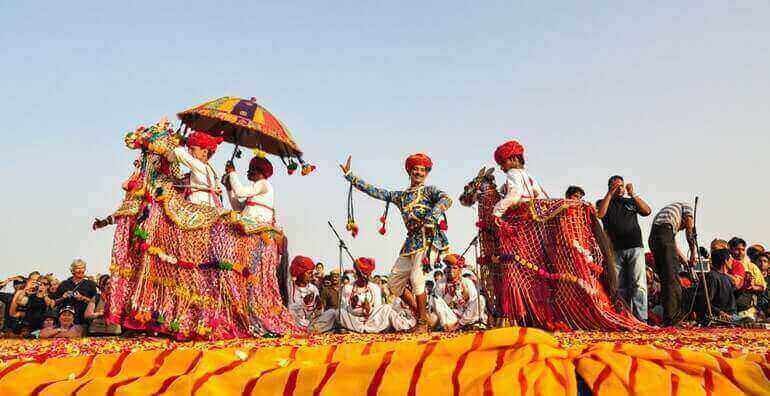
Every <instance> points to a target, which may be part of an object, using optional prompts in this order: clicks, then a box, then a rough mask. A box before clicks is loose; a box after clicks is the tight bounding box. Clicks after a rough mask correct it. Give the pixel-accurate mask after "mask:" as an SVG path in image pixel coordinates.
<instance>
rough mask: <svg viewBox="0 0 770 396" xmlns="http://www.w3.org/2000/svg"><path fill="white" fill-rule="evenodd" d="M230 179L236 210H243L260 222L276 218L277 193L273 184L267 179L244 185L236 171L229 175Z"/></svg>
mask: <svg viewBox="0 0 770 396" xmlns="http://www.w3.org/2000/svg"><path fill="white" fill-rule="evenodd" d="M227 178H228V180H229V181H230V191H229V193H228V196H229V197H230V205H231V206H232V208H233V209H234V210H238V211H240V212H241V215H242V216H245V217H248V218H250V219H253V220H255V221H257V222H260V223H272V222H273V220H274V219H275V215H274V214H275V211H274V205H275V193H274V191H273V185H272V184H270V182H269V181H267V179H262V180H257V181H255V182H251V183H250V184H247V185H243V184H241V182H240V181H239V180H238V175H236V174H235V172H230V174H228V175H227Z"/></svg>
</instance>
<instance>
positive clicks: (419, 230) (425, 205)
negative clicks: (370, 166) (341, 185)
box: [345, 173, 452, 256]
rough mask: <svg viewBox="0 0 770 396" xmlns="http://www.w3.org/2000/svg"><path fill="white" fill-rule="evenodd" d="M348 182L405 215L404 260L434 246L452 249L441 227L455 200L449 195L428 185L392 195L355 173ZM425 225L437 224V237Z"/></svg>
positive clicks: (402, 215) (349, 176)
mask: <svg viewBox="0 0 770 396" xmlns="http://www.w3.org/2000/svg"><path fill="white" fill-rule="evenodd" d="M345 178H346V179H347V180H348V181H350V182H351V183H353V186H355V187H356V189H358V190H360V191H361V192H363V193H365V194H367V195H369V196H370V197H372V198H375V199H379V200H381V201H385V202H391V203H393V204H394V205H396V207H398V209H399V210H400V211H401V218H402V219H403V220H404V225H406V230H407V234H406V241H404V246H403V247H401V256H411V255H413V254H415V253H419V252H422V251H424V250H426V249H427V248H428V246H430V245H431V243H432V244H433V248H435V249H436V250H438V251H441V252H443V251H446V250H448V249H449V240H448V239H447V237H446V235H445V234H444V232H443V231H441V230H440V229H439V227H438V224H439V222H440V221H441V217H442V216H443V215H444V212H446V210H447V209H449V207H450V206H452V199H451V198H449V195H447V194H446V193H445V192H443V191H441V190H439V189H438V188H437V187H434V186H424V185H423V186H419V187H415V188H409V189H407V190H404V191H389V190H386V189H383V188H379V187H376V186H373V185H371V184H369V183H367V182H365V181H363V180H361V179H360V178H359V177H358V176H355V175H353V174H352V173H348V174H347V175H345ZM423 224H433V225H434V226H435V227H434V230H435V235H433V236H429V235H428V234H427V233H426V231H425V227H423V226H422V225H423Z"/></svg>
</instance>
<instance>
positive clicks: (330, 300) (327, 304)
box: [321, 271, 340, 311]
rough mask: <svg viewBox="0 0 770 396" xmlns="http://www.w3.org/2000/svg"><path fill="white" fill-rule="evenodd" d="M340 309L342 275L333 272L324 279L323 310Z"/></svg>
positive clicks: (322, 292) (322, 290) (322, 291)
mask: <svg viewBox="0 0 770 396" xmlns="http://www.w3.org/2000/svg"><path fill="white" fill-rule="evenodd" d="M339 307H340V273H339V272H335V271H332V272H331V273H330V274H329V275H326V276H325V277H324V283H323V288H322V289H321V310H323V311H325V310H327V309H338V308H339Z"/></svg>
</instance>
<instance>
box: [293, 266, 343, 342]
mask: <svg viewBox="0 0 770 396" xmlns="http://www.w3.org/2000/svg"><path fill="white" fill-rule="evenodd" d="M313 269H315V263H314V262H313V260H312V259H311V258H309V257H305V256H297V257H294V260H292V261H291V265H290V267H289V272H290V273H291V277H292V278H294V280H293V282H292V287H291V290H290V293H289V312H291V314H292V316H293V317H294V320H295V321H296V323H297V326H299V327H302V328H304V329H307V330H308V331H310V332H313V333H324V332H327V331H330V330H332V329H333V328H334V322H335V317H336V310H334V309H329V310H326V311H323V312H322V311H321V299H320V294H319V292H318V288H317V287H316V286H315V285H314V284H312V283H311V282H310V279H311V278H312V276H313Z"/></svg>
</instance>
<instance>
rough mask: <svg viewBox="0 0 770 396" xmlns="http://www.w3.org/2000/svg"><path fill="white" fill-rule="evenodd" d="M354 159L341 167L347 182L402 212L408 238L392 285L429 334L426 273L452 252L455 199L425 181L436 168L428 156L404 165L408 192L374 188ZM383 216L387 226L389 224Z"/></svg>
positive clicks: (413, 157)
mask: <svg viewBox="0 0 770 396" xmlns="http://www.w3.org/2000/svg"><path fill="white" fill-rule="evenodd" d="M350 161H351V157H348V159H347V161H346V162H345V164H344V165H342V164H341V165H340V169H342V172H343V174H344V175H345V179H347V180H348V182H350V183H351V184H352V185H353V186H354V187H355V188H356V189H358V190H359V191H362V192H364V193H365V194H367V195H369V196H370V197H372V198H375V199H378V200H381V201H385V202H387V204H386V205H389V204H391V203H392V204H394V205H395V206H396V207H398V209H399V210H400V211H401V217H402V219H403V221H404V225H406V229H407V235H406V240H405V241H404V244H403V246H402V247H401V253H400V256H399V258H398V260H396V263H395V265H394V266H393V268H392V269H391V272H390V277H389V284H390V289H391V291H392V292H393V295H395V296H398V297H401V299H402V300H403V301H404V302H405V303H406V304H407V305H408V306H409V307H410V308H411V309H412V310H413V312H414V314H415V316H417V318H418V320H417V326H416V327H415V331H418V332H424V331H428V314H427V311H426V309H425V306H426V303H427V298H428V297H427V294H426V293H425V281H426V277H425V272H424V271H423V266H426V267H429V266H430V265H432V264H433V263H431V261H432V260H433V259H436V260H438V257H439V256H440V255H442V254H443V252H445V251H447V250H448V249H449V240H448V239H447V237H446V235H445V234H444V230H446V227H445V225H446V221H445V219H446V216H445V212H446V210H447V209H449V207H450V206H452V199H451V198H450V197H449V195H447V194H446V193H445V192H444V191H442V190H440V189H438V188H436V187H434V186H426V185H425V179H426V178H427V176H428V173H429V172H430V171H431V170H432V169H433V161H431V159H430V157H428V156H427V155H425V154H422V153H419V154H413V155H410V156H409V157H408V158H407V159H406V163H405V165H404V167H405V169H406V171H407V173H408V174H409V187H408V188H406V189H404V190H386V189H384V188H380V187H376V186H373V185H371V184H369V183H367V182H365V181H363V180H361V178H359V177H358V176H356V175H354V174H353V173H352V171H351V167H350ZM385 220H386V219H384V217H383V220H382V221H383V223H385Z"/></svg>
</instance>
